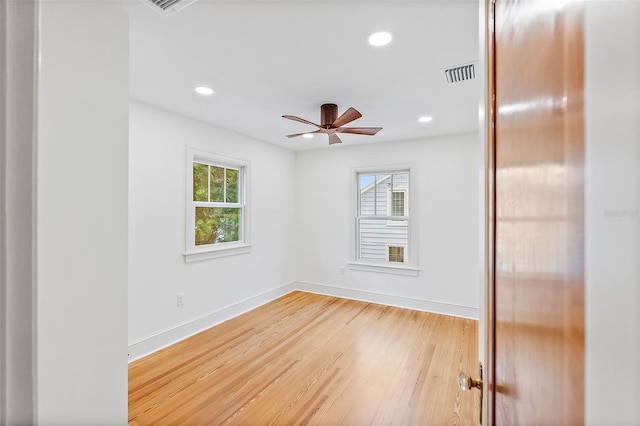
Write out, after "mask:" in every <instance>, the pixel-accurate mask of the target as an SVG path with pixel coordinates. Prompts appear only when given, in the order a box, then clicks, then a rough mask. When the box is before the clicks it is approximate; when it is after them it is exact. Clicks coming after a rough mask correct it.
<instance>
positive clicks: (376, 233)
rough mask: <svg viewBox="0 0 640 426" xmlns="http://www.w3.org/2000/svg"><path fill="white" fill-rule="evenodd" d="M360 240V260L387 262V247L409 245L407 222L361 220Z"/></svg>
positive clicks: (359, 227)
mask: <svg viewBox="0 0 640 426" xmlns="http://www.w3.org/2000/svg"><path fill="white" fill-rule="evenodd" d="M358 239H359V241H360V253H359V260H365V261H371V262H387V246H398V247H399V246H402V247H406V246H408V245H409V244H408V243H409V234H408V226H407V221H406V220H385V219H360V220H359V226H358ZM404 254H405V253H403V256H404ZM403 261H404V259H403Z"/></svg>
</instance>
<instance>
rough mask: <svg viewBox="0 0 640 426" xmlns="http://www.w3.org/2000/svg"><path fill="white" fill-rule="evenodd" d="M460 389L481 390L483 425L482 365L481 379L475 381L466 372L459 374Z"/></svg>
mask: <svg viewBox="0 0 640 426" xmlns="http://www.w3.org/2000/svg"><path fill="white" fill-rule="evenodd" d="M458 388H460V390H461V391H467V390H469V389H472V388H476V389H480V424H482V363H480V378H479V379H474V378H472V377H471V376H470V375H468V374H467V373H464V372H462V371H461V372H460V373H459V374H458Z"/></svg>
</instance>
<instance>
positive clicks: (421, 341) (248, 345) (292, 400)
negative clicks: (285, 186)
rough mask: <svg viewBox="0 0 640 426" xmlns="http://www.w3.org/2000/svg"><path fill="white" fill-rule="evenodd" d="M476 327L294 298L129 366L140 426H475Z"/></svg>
mask: <svg viewBox="0 0 640 426" xmlns="http://www.w3.org/2000/svg"><path fill="white" fill-rule="evenodd" d="M477 359H478V357H477V322H476V321H473V320H466V319H460V318H454V317H450V316H444V315H437V314H430V313H425V312H418V311H412V310H408V309H400V308H393V307H389V306H383V305H376V304H372V303H366V302H357V301H353V300H346V299H340V298H336V297H328V296H321V295H316V294H310V293H304V292H294V293H290V294H288V295H286V296H284V297H281V298H279V299H277V300H275V301H273V302H271V303H269V304H267V305H264V306H262V307H260V308H258V309H255V310H253V311H251V312H248V313H246V314H244V315H241V316H239V317H237V318H234V319H232V320H230V321H227V322H225V323H223V324H220V325H218V326H216V327H213V328H211V329H209V330H206V331H204V332H202V333H200V334H198V335H196V336H193V337H191V338H189V339H187V340H184V341H182V342H180V343H177V344H175V345H173V346H171V347H169V348H166V349H164V350H162V351H159V352H156V353H154V354H152V355H150V356H148V357H146V358H144V359H141V360H139V361H136V362H133V363H131V364H130V366H129V423H130V424H131V425H206V424H239V425H279V424H328V425H334V424H346V425H359V424H401V425H404V424H413V425H427V424H428V425H476V424H477V418H478V410H479V395H478V392H477V391H468V392H460V391H458V389H457V386H456V377H457V374H458V371H459V370H464V371H467V372H472V373H473V375H474V376H475V375H476V373H477V370H478V364H477Z"/></svg>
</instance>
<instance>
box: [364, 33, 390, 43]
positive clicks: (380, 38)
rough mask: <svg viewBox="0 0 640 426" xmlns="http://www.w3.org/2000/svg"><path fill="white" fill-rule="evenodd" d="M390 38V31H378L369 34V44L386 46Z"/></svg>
mask: <svg viewBox="0 0 640 426" xmlns="http://www.w3.org/2000/svg"><path fill="white" fill-rule="evenodd" d="M392 38H393V36H392V35H391V34H390V33H388V32H386V31H380V32H377V33H373V34H371V35H370V36H369V44H370V45H372V46H386V45H387V44H389V43H391V39H392Z"/></svg>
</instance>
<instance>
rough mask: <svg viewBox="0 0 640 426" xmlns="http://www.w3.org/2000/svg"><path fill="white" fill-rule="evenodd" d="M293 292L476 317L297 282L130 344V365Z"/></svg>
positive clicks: (458, 308)
mask: <svg viewBox="0 0 640 426" xmlns="http://www.w3.org/2000/svg"><path fill="white" fill-rule="evenodd" d="M296 290H299V291H305V292H307V293H316V294H322V295H325V296H333V297H341V298H343V299H351V300H359V301H362V302H370V303H379V304H381V305H388V306H396V307H399V308H405V309H414V310H416V311H423V312H433V313H436V314H442V315H450V316H454V317H460V318H469V319H474V320H477V319H478V317H479V308H477V307H472V306H464V305H456V304H452V303H446V302H437V301H432V300H424V299H416V298H412V297H405V296H396V295H393V294H386V293H379V292H373V291H368V290H360V289H350V288H344V287H337V286H332V285H328V284H315V283H308V282H300V281H297V282H291V283H289V284H285V285H283V286H280V287H276V288H273V289H271V290H267V291H265V292H263V293H260V294H257V295H255V296H251V297H247V298H245V299H242V300H240V301H238V302H235V303H231V304H229V305H226V306H223V307H221V308H218V309H216V310H215V311H212V312H209V313H206V314H204V315H201V316H199V317H197V318H193V319H191V320H189V321H185V322H183V323H181V324H177V325H175V326H172V327H168V328H166V329H164V330H160V331H158V332H156V333H153V334H151V335H149V336H145V337H143V338H141V339H138V340H135V341H133V342H130V343H129V362H133V361H136V360H138V359H140V358H144V357H145V356H147V355H151V354H152V353H154V352H157V351H159V350H160V349H164V348H166V347H168V346H171V345H173V344H175V343H178V342H180V341H182V340H185V339H187V338H189V337H191V336H193V335H195V334H198V333H200V332H202V331H204V330H206V329H208V328H211V327H213V326H215V325H218V324H220V323H222V322H225V321H228V320H230V319H231V318H234V317H237V316H238V315H242V314H244V313H246V312H248V311H251V310H252V309H255V308H257V307H259V306H262V305H264V304H265V303H269V302H271V301H273V300H275V299H277V298H279V297H282V296H284V295H286V294H289V293H291V292H292V291H296Z"/></svg>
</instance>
